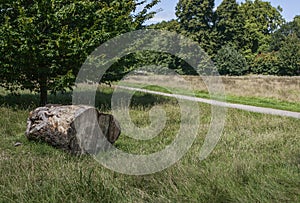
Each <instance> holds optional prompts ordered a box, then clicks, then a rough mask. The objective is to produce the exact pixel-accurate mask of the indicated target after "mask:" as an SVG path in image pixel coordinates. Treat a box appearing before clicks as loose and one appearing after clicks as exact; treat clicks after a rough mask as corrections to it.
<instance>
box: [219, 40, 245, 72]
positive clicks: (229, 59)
mask: <svg viewBox="0 0 300 203" xmlns="http://www.w3.org/2000/svg"><path fill="white" fill-rule="evenodd" d="M215 63H216V66H217V68H218V71H219V73H220V74H221V75H243V74H245V73H246V71H247V70H248V65H247V61H246V59H245V57H244V56H243V55H242V54H240V53H239V52H238V51H237V50H236V49H235V48H233V47H231V46H228V45H226V46H223V47H222V48H221V49H220V50H219V51H218V54H217V56H216V59H215Z"/></svg>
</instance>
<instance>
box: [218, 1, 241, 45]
mask: <svg viewBox="0 0 300 203" xmlns="http://www.w3.org/2000/svg"><path fill="white" fill-rule="evenodd" d="M214 23H215V28H216V31H217V47H218V49H219V48H221V47H222V46H224V45H225V44H228V43H231V44H233V45H235V47H236V48H240V47H239V44H240V41H241V40H243V39H242V38H243V36H242V35H243V26H244V22H243V18H242V16H241V14H240V12H239V5H238V3H237V2H236V0H224V1H222V3H221V4H220V6H218V8H217V10H216V12H215V22H214Z"/></svg>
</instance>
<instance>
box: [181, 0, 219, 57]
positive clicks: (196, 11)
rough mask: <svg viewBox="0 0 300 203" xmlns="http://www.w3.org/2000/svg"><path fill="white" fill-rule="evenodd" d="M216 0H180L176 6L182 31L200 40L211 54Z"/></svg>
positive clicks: (202, 45) (201, 44)
mask: <svg viewBox="0 0 300 203" xmlns="http://www.w3.org/2000/svg"><path fill="white" fill-rule="evenodd" d="M214 5H215V4H214V0H179V2H178V4H177V6H176V16H177V18H178V22H179V24H180V30H181V33H182V34H184V35H187V36H189V37H191V38H193V39H194V40H195V41H197V42H199V44H200V46H201V47H202V48H203V49H204V50H205V51H206V52H208V53H209V54H212V52H213V48H212V47H213V46H214V44H213V40H212V39H213V36H212V35H211V31H212V26H213V13H214V12H213V9H214Z"/></svg>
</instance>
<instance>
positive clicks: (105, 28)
mask: <svg viewBox="0 0 300 203" xmlns="http://www.w3.org/2000/svg"><path fill="white" fill-rule="evenodd" d="M157 2H158V0H153V1H151V2H150V3H148V4H145V3H146V1H134V0H130V1H128V0H118V1H106V0H101V1H96V0H67V1H62V0H32V1H27V0H16V1H1V3H0V8H1V11H0V19H1V28H0V36H1V37H2V38H3V40H1V44H0V55H1V64H0V65H1V69H0V76H1V79H2V81H1V85H2V86H4V87H7V88H14V89H15V88H25V89H29V90H31V91H38V92H40V95H41V98H40V99H41V104H45V103H46V102H47V91H48V90H51V91H52V92H56V91H59V90H64V89H65V88H66V87H70V88H71V87H72V85H73V83H74V75H76V74H77V72H78V70H79V68H80V66H81V64H82V63H83V62H84V60H85V59H86V57H87V55H89V54H90V52H92V51H93V50H94V49H95V48H96V47H97V46H99V45H100V44H101V43H103V42H105V41H107V40H108V39H110V38H113V37H115V36H117V35H119V34H121V33H125V32H128V31H131V30H135V29H138V28H141V27H142V25H143V23H144V21H145V20H147V19H148V18H150V17H151V16H153V12H148V10H149V9H150V8H152V7H153V6H154V5H155V4H156V3H157ZM141 4H142V5H143V4H145V5H144V8H143V9H141V11H140V12H137V13H136V7H137V6H140V5H141ZM133 13H135V14H134V15H133ZM108 80H109V78H108Z"/></svg>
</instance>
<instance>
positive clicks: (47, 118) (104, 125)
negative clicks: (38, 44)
mask: <svg viewBox="0 0 300 203" xmlns="http://www.w3.org/2000/svg"><path fill="white" fill-rule="evenodd" d="M120 133H121V130H120V126H119V124H118V122H117V121H116V120H115V119H114V117H113V116H112V115H109V114H103V113H100V112H98V110H97V109H95V108H93V107H90V106H84V105H70V106H57V105H51V104H50V105H46V106H44V107H39V108H37V109H35V110H34V111H32V112H30V115H29V118H28V120H27V130H26V133H25V135H26V137H27V138H28V139H29V140H35V141H42V142H46V143H48V144H50V145H52V146H54V147H57V148H60V149H63V150H65V151H68V152H71V153H72V154H85V153H90V154H94V155H97V154H98V153H99V152H100V151H103V150H107V149H109V148H110V147H111V144H113V143H114V142H115V141H116V140H117V139H118V137H119V135H120Z"/></svg>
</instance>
